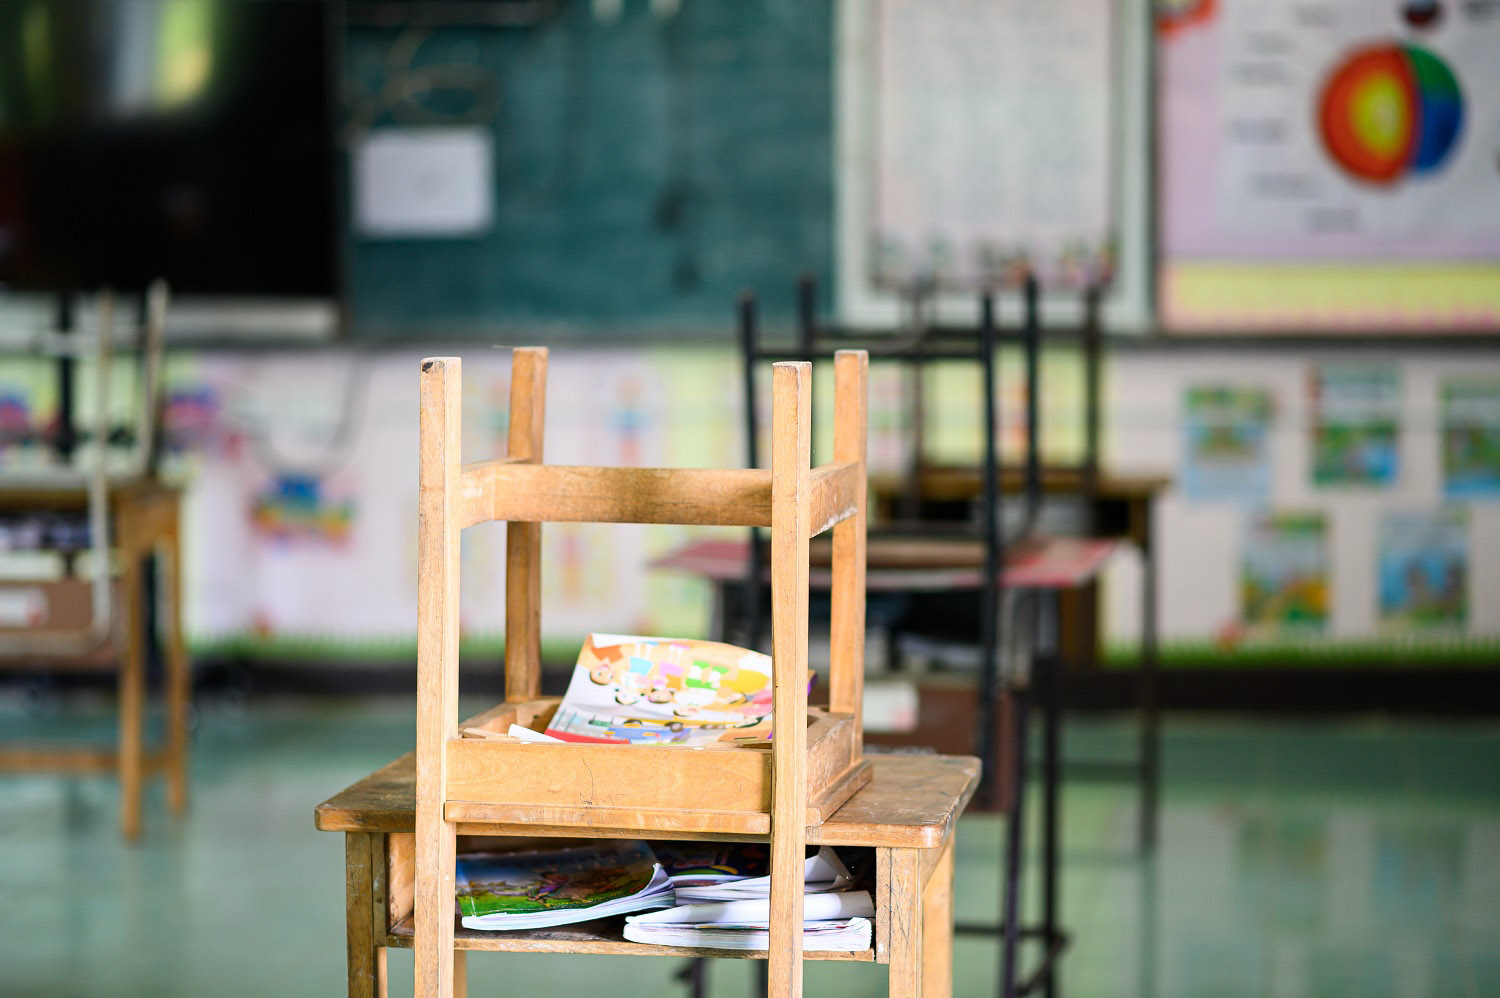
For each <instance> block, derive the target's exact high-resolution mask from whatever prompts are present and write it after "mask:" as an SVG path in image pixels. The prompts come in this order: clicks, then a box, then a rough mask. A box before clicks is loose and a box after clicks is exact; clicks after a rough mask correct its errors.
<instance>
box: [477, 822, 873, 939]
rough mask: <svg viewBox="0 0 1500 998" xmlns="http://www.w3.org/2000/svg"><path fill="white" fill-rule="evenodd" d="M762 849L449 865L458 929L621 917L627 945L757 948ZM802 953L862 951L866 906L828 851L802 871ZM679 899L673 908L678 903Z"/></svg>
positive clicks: (765, 916)
mask: <svg viewBox="0 0 1500 998" xmlns="http://www.w3.org/2000/svg"><path fill="white" fill-rule="evenodd" d="M768 867H769V851H768V849H767V848H766V846H765V845H763V844H757V843H747V844H737V843H704V842H659V843H655V844H654V845H653V844H650V843H646V842H600V843H596V844H591V845H586V846H570V847H564V848H559V849H547V850H531V851H525V852H513V853H479V854H470V855H464V856H460V857H459V859H458V876H457V893H458V908H459V914H460V916H461V922H462V925H463V926H464V928H466V929H484V930H514V929H539V928H547V927H550V926H556V925H566V924H569V923H573V922H583V921H591V920H593V919H598V918H606V917H609V916H614V915H626V916H627V917H626V919H625V927H624V937H625V938H626V939H628V940H630V941H632V942H640V943H650V944H656V945H663V946H686V947H701V948H710V949H745V950H756V949H765V948H766V946H767V945H768V939H769V931H770V904H771V903H770V878H769V876H768V875H767V874H768ZM803 873H804V877H805V884H806V887H805V891H806V893H805V894H804V897H803V948H804V949H806V950H809V951H819V950H822V951H846V952H857V951H860V950H866V949H869V948H870V939H871V923H870V918H871V917H873V916H874V914H875V906H874V901H873V899H872V898H871V896H870V892H869V891H867V890H855V889H853V888H854V887H855V886H856V883H855V879H854V877H853V876H852V875H851V874H850V873H849V870H848V869H847V868H846V867H845V866H844V864H843V862H842V861H841V860H840V859H839V857H838V855H837V854H836V853H835V852H834V851H833V850H832V849H830V848H828V847H827V846H824V847H822V848H820V849H817V850H816V851H815V852H814V853H813V855H811V856H809V857H808V858H807V861H806V864H805V865H804V868H803ZM684 901H685V902H688V903H685V904H684V903H682V902H684Z"/></svg>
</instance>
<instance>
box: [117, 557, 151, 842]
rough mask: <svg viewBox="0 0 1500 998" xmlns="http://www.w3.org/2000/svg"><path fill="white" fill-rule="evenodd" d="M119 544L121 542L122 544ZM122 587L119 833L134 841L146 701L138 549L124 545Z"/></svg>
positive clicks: (138, 826) (138, 828)
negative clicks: (122, 646)
mask: <svg viewBox="0 0 1500 998" xmlns="http://www.w3.org/2000/svg"><path fill="white" fill-rule="evenodd" d="M122 546H123V545H122ZM123 575H124V580H123V588H124V591H125V647H124V648H123V649H122V654H121V656H120V677H119V708H118V709H119V718H120V721H119V733H118V738H119V755H118V762H117V769H118V773H119V781H120V834H121V835H123V836H124V837H125V838H126V839H127V840H129V841H135V840H136V839H137V838H139V837H140V834H141V783H142V781H143V776H144V769H145V755H144V752H145V747H144V732H143V731H142V728H143V726H144V721H145V718H144V712H145V700H146V649H145V637H146V635H145V622H144V621H143V619H142V617H143V616H144V608H143V607H142V605H141V602H142V601H141V587H142V584H143V578H142V575H143V573H142V570H141V560H140V555H139V552H138V551H136V550H134V549H133V548H126V553H125V567H124V573H123Z"/></svg>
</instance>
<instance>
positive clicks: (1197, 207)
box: [1157, 0, 1500, 332]
mask: <svg viewBox="0 0 1500 998" xmlns="http://www.w3.org/2000/svg"><path fill="white" fill-rule="evenodd" d="M1157 31H1158V40H1159V43H1160V45H1159V52H1160V59H1159V68H1160V73H1161V79H1160V84H1161V87H1160V94H1161V102H1162V103H1161V115H1160V122H1161V125H1160V127H1161V136H1160V153H1161V163H1160V175H1159V180H1158V183H1159V185H1160V187H1159V193H1160V203H1161V211H1162V219H1161V223H1162V224H1161V250H1162V256H1163V262H1164V267H1163V271H1162V276H1161V281H1162V285H1161V303H1162V310H1163V319H1164V322H1165V324H1166V325H1167V326H1168V327H1170V328H1176V329H1193V330H1213V329H1216V328H1225V327H1233V328H1238V329H1275V328H1284V329H1288V330H1318V329H1322V330H1329V329H1344V330H1348V331H1356V330H1357V331H1368V330H1371V329H1384V330H1392V331H1397V330H1409V331H1412V332H1420V331H1424V330H1432V331H1438V332H1452V331H1484V330H1495V329H1500V0H1404V2H1403V0H1174V2H1167V3H1163V4H1161V5H1159V6H1158V16H1157Z"/></svg>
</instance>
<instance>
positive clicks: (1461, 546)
mask: <svg viewBox="0 0 1500 998" xmlns="http://www.w3.org/2000/svg"><path fill="white" fill-rule="evenodd" d="M1468 533H1469V517H1468V511H1467V510H1465V509H1463V508H1462V507H1450V508H1447V509H1433V510H1393V511H1389V512H1387V513H1385V515H1384V516H1382V517H1381V519H1380V533H1379V544H1378V549H1379V558H1380V561H1379V572H1380V622H1381V623H1382V624H1384V625H1386V626H1388V627H1391V628H1392V629H1393V630H1396V631H1399V632H1402V633H1405V632H1406V631H1408V630H1409V629H1410V628H1423V629H1426V628H1461V627H1462V626H1463V625H1464V622H1465V621H1466V620H1467V619H1468V613H1469V584H1468V581H1469V541H1468Z"/></svg>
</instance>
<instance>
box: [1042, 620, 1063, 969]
mask: <svg viewBox="0 0 1500 998" xmlns="http://www.w3.org/2000/svg"><path fill="white" fill-rule="evenodd" d="M1045 599H1046V601H1047V604H1048V607H1049V609H1050V610H1051V618H1052V624H1053V627H1052V629H1050V631H1049V639H1048V646H1049V647H1048V651H1047V652H1046V653H1045V654H1042V655H1039V656H1038V662H1037V665H1038V669H1037V673H1038V678H1039V679H1040V680H1041V681H1042V683H1043V688H1042V696H1043V701H1044V706H1045V711H1044V713H1045V722H1044V724H1045V727H1044V728H1043V730H1042V945H1043V947H1044V948H1043V954H1044V955H1043V960H1044V963H1043V971H1042V973H1043V976H1042V978H1041V980H1042V994H1043V995H1045V996H1046V998H1052V995H1053V992H1054V990H1055V985H1056V979H1057V959H1058V957H1059V956H1060V955H1061V947H1060V941H1061V928H1060V926H1059V925H1058V911H1057V887H1058V884H1057V877H1058V861H1059V855H1058V839H1059V836H1060V834H1061V821H1060V815H1059V808H1058V785H1059V783H1060V782H1061V780H1062V767H1061V742H1062V662H1061V661H1060V660H1059V658H1058V655H1057V648H1058V643H1057V640H1056V639H1057V637H1058V635H1057V633H1056V627H1057V625H1058V622H1059V620H1060V617H1059V616H1058V613H1057V609H1058V607H1057V597H1056V595H1055V594H1050V593H1049V594H1048V595H1047V596H1046V597H1045Z"/></svg>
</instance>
